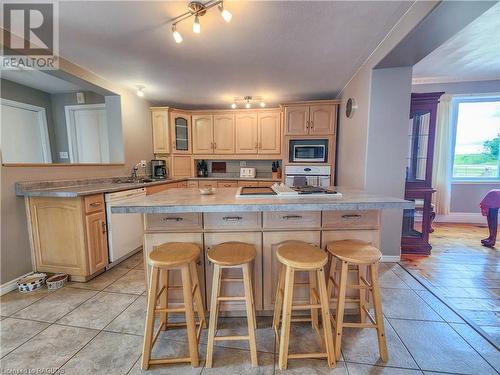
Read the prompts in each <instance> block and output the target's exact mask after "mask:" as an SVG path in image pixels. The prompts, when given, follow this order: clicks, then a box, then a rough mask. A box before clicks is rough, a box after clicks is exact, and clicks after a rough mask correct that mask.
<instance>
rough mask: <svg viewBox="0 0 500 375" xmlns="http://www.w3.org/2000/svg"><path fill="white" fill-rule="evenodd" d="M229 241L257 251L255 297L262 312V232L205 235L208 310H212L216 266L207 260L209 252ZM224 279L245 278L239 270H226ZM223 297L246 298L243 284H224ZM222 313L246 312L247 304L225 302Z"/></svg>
mask: <svg viewBox="0 0 500 375" xmlns="http://www.w3.org/2000/svg"><path fill="white" fill-rule="evenodd" d="M229 241H240V242H246V243H249V244H252V245H254V246H255V248H256V250H257V256H256V257H255V261H254V263H253V280H252V281H253V292H254V297H255V309H256V310H262V234H261V232H233V233H205V264H206V267H205V276H206V286H207V288H206V289H207V308H210V296H211V291H212V278H213V269H214V266H213V264H212V263H210V261H209V260H208V259H207V252H208V250H209V249H210V247H212V246H214V245H217V244H220V243H223V242H229ZM222 276H223V277H224V278H236V279H238V278H239V279H240V278H242V277H243V274H242V271H241V269H239V268H226V269H224V270H223V271H222ZM220 295H221V296H244V295H245V292H244V289H243V282H241V281H234V282H223V283H222V284H221V289H220ZM220 309H221V311H228V310H245V303H244V302H243V301H241V302H239V301H238V302H223V303H221V305H220Z"/></svg>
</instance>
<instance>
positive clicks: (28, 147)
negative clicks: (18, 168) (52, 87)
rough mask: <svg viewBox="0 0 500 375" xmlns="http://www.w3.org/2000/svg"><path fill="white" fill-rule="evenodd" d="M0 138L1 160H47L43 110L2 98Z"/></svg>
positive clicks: (45, 123)
mask: <svg viewBox="0 0 500 375" xmlns="http://www.w3.org/2000/svg"><path fill="white" fill-rule="evenodd" d="M1 115H2V116H1V121H0V124H1V140H2V145H1V149H2V156H3V162H4V163H51V162H52V158H51V155H50V144H49V136H48V131H47V118H46V114H45V109H44V108H41V107H36V106H32V105H27V104H24V103H17V102H13V101H9V100H2V111H1Z"/></svg>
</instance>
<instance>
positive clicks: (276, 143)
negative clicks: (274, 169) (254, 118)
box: [258, 112, 281, 154]
mask: <svg viewBox="0 0 500 375" xmlns="http://www.w3.org/2000/svg"><path fill="white" fill-rule="evenodd" d="M258 139H259V145H258V153H259V154H281V113H280V112H259V114H258Z"/></svg>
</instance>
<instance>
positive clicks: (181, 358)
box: [149, 357, 191, 365]
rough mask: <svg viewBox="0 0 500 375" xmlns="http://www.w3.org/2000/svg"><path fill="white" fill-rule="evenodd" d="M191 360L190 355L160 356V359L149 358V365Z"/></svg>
mask: <svg viewBox="0 0 500 375" xmlns="http://www.w3.org/2000/svg"><path fill="white" fill-rule="evenodd" d="M186 362H191V357H178V358H161V359H150V360H149V364H150V365H168V364H173V363H186Z"/></svg>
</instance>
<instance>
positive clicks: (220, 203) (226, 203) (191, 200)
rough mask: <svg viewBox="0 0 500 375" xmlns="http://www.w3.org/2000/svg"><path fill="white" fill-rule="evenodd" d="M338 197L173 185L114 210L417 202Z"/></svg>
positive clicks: (367, 206)
mask: <svg viewBox="0 0 500 375" xmlns="http://www.w3.org/2000/svg"><path fill="white" fill-rule="evenodd" d="M332 189H334V190H336V191H338V192H340V193H342V198H337V197H323V196H322V197H310V196H307V197H300V198H281V197H272V196H271V197H262V198H241V197H236V193H237V191H238V188H219V189H216V191H215V194H213V195H201V194H200V192H199V190H198V189H189V188H188V189H186V188H182V189H170V190H168V191H164V192H160V193H157V194H152V195H148V196H145V197H138V198H132V199H128V200H127V201H123V202H116V203H114V204H113V205H112V207H111V212H112V213H141V214H165V213H181V212H242V211H253V212H256V211H257V212H258V211H294V210H295V211H342V210H383V209H411V208H413V207H414V203H413V202H411V201H407V200H404V199H400V198H392V197H384V196H378V195H371V194H367V193H365V192H363V191H359V190H350V189H345V188H341V187H333V188H332Z"/></svg>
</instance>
